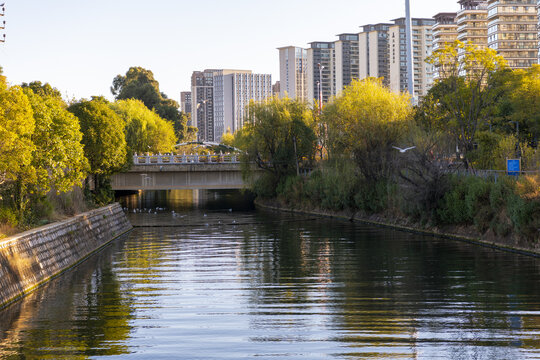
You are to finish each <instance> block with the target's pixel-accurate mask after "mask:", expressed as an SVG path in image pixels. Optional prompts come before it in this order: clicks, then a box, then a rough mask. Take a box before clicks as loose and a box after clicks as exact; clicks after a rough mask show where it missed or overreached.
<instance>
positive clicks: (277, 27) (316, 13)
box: [0, 0, 458, 100]
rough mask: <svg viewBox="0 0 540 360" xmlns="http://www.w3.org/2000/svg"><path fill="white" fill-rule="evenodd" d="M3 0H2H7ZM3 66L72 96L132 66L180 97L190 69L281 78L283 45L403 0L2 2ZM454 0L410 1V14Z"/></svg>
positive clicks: (103, 91)
mask: <svg viewBox="0 0 540 360" xmlns="http://www.w3.org/2000/svg"><path fill="white" fill-rule="evenodd" d="M3 1H4V0H0V2H3ZM5 3H6V17H5V20H6V22H7V27H6V30H5V32H6V34H7V40H6V43H5V44H0V65H1V66H3V67H4V74H5V75H6V76H7V77H8V81H9V82H10V83H12V84H20V83H21V82H30V81H33V80H40V81H42V82H49V83H51V85H53V86H54V87H56V88H58V89H59V90H60V91H61V92H62V93H63V94H64V95H67V96H68V97H75V98H82V97H86V98H88V97H90V96H92V95H104V96H106V97H108V98H111V94H110V91H109V87H110V86H111V83H112V80H113V78H114V77H115V76H116V75H117V74H125V72H126V71H127V70H128V69H129V67H130V66H142V67H145V68H147V69H150V70H152V71H153V72H154V75H155V77H156V79H157V80H158V81H159V82H160V85H161V90H162V91H163V92H165V93H166V94H167V95H168V96H169V97H171V98H173V99H175V100H179V96H180V95H179V94H180V91H185V90H189V89H190V78H191V73H192V71H193V70H202V69H206V68H232V69H248V70H253V71H255V72H259V73H271V74H272V80H273V81H274V82H275V81H277V80H279V61H278V52H277V50H276V48H277V47H281V46H287V45H296V46H307V43H308V42H311V41H333V40H335V36H334V35H336V34H340V33H346V32H359V30H360V29H359V26H361V25H363V24H367V23H378V22H387V21H389V20H391V19H394V18H397V17H401V16H404V11H405V10H404V0H384V1H377V0H356V1H353V0H272V1H259V0H251V1H249V0H198V1H185V0H151V1H142V0H94V1H88V0H49V1H46V0H5ZM457 9H458V4H457V0H411V11H412V15H413V16H414V17H432V16H433V15H435V14H436V13H438V12H443V11H457Z"/></svg>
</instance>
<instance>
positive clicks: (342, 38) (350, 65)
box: [334, 34, 360, 95]
mask: <svg viewBox="0 0 540 360" xmlns="http://www.w3.org/2000/svg"><path fill="white" fill-rule="evenodd" d="M338 37H339V40H337V41H336V42H335V43H334V54H335V57H334V61H335V64H334V68H335V79H336V90H335V91H336V95H337V94H338V93H339V92H340V91H341V90H343V88H344V87H345V86H348V85H350V84H351V82H352V80H353V79H359V77H360V67H359V56H360V54H359V44H358V39H359V36H358V34H340V35H338Z"/></svg>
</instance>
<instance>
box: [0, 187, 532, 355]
mask: <svg viewBox="0 0 540 360" xmlns="http://www.w3.org/2000/svg"><path fill="white" fill-rule="evenodd" d="M123 205H124V206H126V207H128V208H129V216H130V219H131V220H132V222H133V223H134V224H135V225H140V226H146V227H138V228H136V229H135V230H134V231H133V232H131V233H130V234H129V235H127V236H124V237H123V238H121V239H119V240H117V241H115V242H114V243H113V244H112V245H111V246H109V247H107V248H106V249H105V250H104V251H102V252H100V253H99V254H97V255H96V256H94V257H92V258H91V259H89V260H88V261H87V262H85V263H84V264H82V265H81V266H79V267H77V268H76V269H73V270H72V271H69V272H68V273H66V274H64V275H63V276H62V277H60V278H58V279H56V280H54V281H53V282H51V283H50V284H48V285H47V286H46V287H44V288H42V289H40V290H38V291H37V292H34V293H33V294H32V295H30V296H29V297H27V298H25V299H24V300H23V301H21V302H19V303H17V304H15V305H14V306H11V307H9V308H8V309H6V310H3V311H0V358H2V359H102V358H108V357H116V358H119V359H124V358H126V359H190V360H195V359H245V358H257V359H453V360H456V359H490V360H491V359H540V260H539V259H535V258H530V257H525V256H521V255H516V254H510V253H504V252H499V251H495V250H491V249H486V248H481V247H475V246H472V245H468V244H464V243H459V242H453V241H447V240H437V239H433V238H429V237H422V236H418V235H413V234H407V233H402V232H395V231H389V230H384V229H378V228H373V227H369V226H363V225H359V224H352V223H347V222H341V221H332V220H328V219H320V218H313V217H310V216H293V215H288V214H276V213H269V212H255V211H253V209H252V207H251V204H250V203H249V201H246V200H245V199H243V198H242V197H241V196H240V195H239V194H238V193H235V192H191V191H189V192H181V191H175V192H170V193H164V192H163V193H147V194H144V196H142V197H137V196H132V197H129V198H125V199H123ZM156 206H158V207H160V208H163V210H160V209H158V210H156V209H155V207H156ZM144 208H146V210H144ZM149 208H152V211H150V210H149ZM134 209H141V211H142V212H144V213H140V212H136V213H133V210H134ZM172 211H174V213H172ZM149 212H150V213H149Z"/></svg>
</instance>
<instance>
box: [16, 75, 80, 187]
mask: <svg viewBox="0 0 540 360" xmlns="http://www.w3.org/2000/svg"><path fill="white" fill-rule="evenodd" d="M23 88H24V92H25V94H26V96H27V97H28V99H29V100H30V104H31V106H32V110H33V116H34V120H35V132H34V134H33V136H32V142H33V143H34V145H35V151H34V152H33V156H32V166H34V168H35V170H36V175H37V181H36V184H35V193H36V194H37V195H44V194H45V193H47V192H48V191H49V190H50V189H51V187H53V188H54V189H55V190H56V191H58V192H68V191H70V190H71V189H72V188H73V186H76V185H77V184H79V185H80V184H81V181H82V180H83V179H84V177H85V172H86V170H87V167H88V162H87V160H86V158H85V156H84V150H83V146H82V144H81V141H82V133H81V131H80V125H79V120H78V119H77V118H76V117H75V116H74V115H73V114H72V113H70V112H69V111H67V105H66V104H65V103H64V101H63V100H62V97H61V95H60V92H59V91H58V90H56V89H54V88H52V87H51V86H50V85H49V84H45V85H42V84H41V83H40V82H33V83H30V84H23Z"/></svg>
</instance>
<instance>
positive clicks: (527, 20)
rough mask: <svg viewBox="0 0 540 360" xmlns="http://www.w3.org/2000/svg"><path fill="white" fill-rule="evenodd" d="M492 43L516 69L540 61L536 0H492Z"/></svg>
mask: <svg viewBox="0 0 540 360" xmlns="http://www.w3.org/2000/svg"><path fill="white" fill-rule="evenodd" d="M487 11H488V14H487V18H488V46H489V48H491V49H494V50H496V51H497V52H498V53H499V55H501V56H502V57H504V58H505V59H506V61H507V62H508V66H509V67H510V68H512V69H523V68H528V67H530V66H532V65H533V64H537V63H538V28H537V26H538V13H537V10H536V0H489V1H488V10H487Z"/></svg>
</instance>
